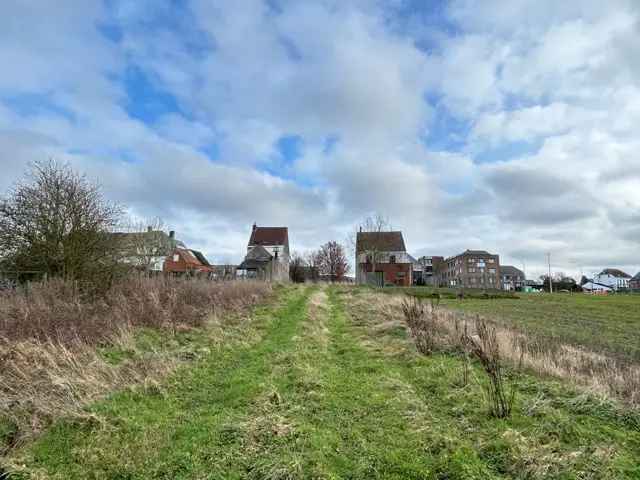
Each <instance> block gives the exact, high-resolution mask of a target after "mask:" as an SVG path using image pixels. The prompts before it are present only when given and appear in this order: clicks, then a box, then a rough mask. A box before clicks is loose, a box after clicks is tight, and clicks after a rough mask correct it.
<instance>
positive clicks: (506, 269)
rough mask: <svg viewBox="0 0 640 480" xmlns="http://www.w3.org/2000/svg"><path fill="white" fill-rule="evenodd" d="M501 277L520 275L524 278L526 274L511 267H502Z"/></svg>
mask: <svg viewBox="0 0 640 480" xmlns="http://www.w3.org/2000/svg"><path fill="white" fill-rule="evenodd" d="M500 275H520V276H522V277H524V272H523V271H522V270H520V269H519V268H516V267H513V266H511V265H500Z"/></svg>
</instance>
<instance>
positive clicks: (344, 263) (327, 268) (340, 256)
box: [317, 241, 349, 282]
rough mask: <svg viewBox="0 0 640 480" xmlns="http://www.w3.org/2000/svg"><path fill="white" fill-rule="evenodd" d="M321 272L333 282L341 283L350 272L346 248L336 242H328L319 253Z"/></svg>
mask: <svg viewBox="0 0 640 480" xmlns="http://www.w3.org/2000/svg"><path fill="white" fill-rule="evenodd" d="M317 256H318V263H319V267H320V272H321V273H322V274H323V275H327V276H329V278H330V279H331V281H332V282H336V281H337V282H339V281H341V280H343V279H344V276H345V275H346V274H347V273H348V271H349V261H348V260H347V256H346V254H345V249H344V247H343V246H342V245H341V244H339V243H338V242H336V241H331V242H327V243H325V244H324V245H322V246H321V247H320V250H318V252H317Z"/></svg>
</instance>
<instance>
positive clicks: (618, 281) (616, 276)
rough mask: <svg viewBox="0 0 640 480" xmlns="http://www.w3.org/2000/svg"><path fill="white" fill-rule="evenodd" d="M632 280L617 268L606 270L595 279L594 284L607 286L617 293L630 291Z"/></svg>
mask: <svg viewBox="0 0 640 480" xmlns="http://www.w3.org/2000/svg"><path fill="white" fill-rule="evenodd" d="M630 280H631V275H629V274H627V273H625V272H623V271H622V270H618V269H617V268H605V269H604V270H603V271H602V272H600V273H599V274H598V275H596V276H594V277H593V282H594V283H598V284H600V285H606V286H608V287H611V289H613V290H615V291H618V290H628V289H629V281H630Z"/></svg>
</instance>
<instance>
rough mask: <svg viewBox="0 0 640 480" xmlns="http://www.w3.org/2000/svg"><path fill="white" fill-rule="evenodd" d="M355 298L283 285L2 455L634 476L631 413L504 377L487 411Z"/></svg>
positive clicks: (63, 468)
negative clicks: (511, 391)
mask: <svg viewBox="0 0 640 480" xmlns="http://www.w3.org/2000/svg"><path fill="white" fill-rule="evenodd" d="M356 298H357V294H356V295H354V294H353V293H351V292H349V291H348V290H342V289H340V288H329V289H327V290H322V289H320V288H318V287H310V288H295V287H291V288H288V289H286V290H283V291H281V292H280V302H279V303H278V304H277V305H271V306H267V307H264V308H262V309H259V310H258V311H257V312H256V313H255V318H254V321H253V323H252V324H251V325H250V326H249V327H244V328H246V331H244V335H242V334H241V332H238V335H237V336H235V337H234V338H233V339H232V340H230V341H228V342H227V343H225V344H223V345H220V346H218V347H216V348H213V347H212V348H211V351H210V352H209V353H208V354H207V355H205V356H202V357H200V358H198V359H197V360H196V361H194V363H193V364H191V365H190V366H188V367H185V368H183V369H182V370H180V371H179V372H178V373H177V374H176V375H174V376H173V377H172V378H171V379H169V380H168V381H167V384H166V385H165V386H164V387H163V388H162V389H159V390H158V391H157V392H155V393H153V392H123V393H119V394H115V395H113V396H112V397H111V398H110V399H108V400H106V401H104V402H101V403H99V404H97V405H94V406H93V407H92V410H93V411H95V412H96V413H97V414H98V415H99V417H100V418H101V419H102V421H101V422H92V423H87V422H82V423H73V422H68V421H64V420H62V421H60V422H58V423H57V424H56V425H55V426H54V427H53V428H52V429H50V430H49V431H48V432H47V433H46V434H45V435H43V436H42V437H41V438H40V439H39V440H38V441H37V442H36V443H34V444H32V445H29V446H27V447H25V448H24V449H23V450H22V451H20V452H17V454H16V457H15V458H14V459H13V460H14V463H18V464H24V465H25V467H24V468H23V469H22V470H23V476H24V478H29V476H30V474H34V476H35V475H39V474H42V476H44V477H45V478H46V477H49V478H59V479H63V478H64V479H74V478H78V479H92V478H95V479H150V478H166V479H240V478H255V479H263V478H267V479H297V478H300V479H303V478H327V479H338V478H345V479H371V478H385V479H411V478H414V479H423V478H424V479H443V480H444V479H494V478H559V479H586V478H593V479H599V478H639V477H640V467H639V466H638V462H637V459H638V458H640V422H639V419H638V417H637V416H636V415H634V414H632V413H630V412H625V411H623V410H620V409H618V408H617V407H616V406H615V405H612V404H608V403H606V402H597V401H595V400H594V399H592V398H590V397H588V396H584V395H577V394H576V393H575V392H572V391H571V390H568V389H566V388H564V387H563V386H562V385H561V384H559V383H557V382H550V381H540V380H538V379H535V378H533V377H519V378H518V379H514V380H513V381H514V382H515V385H516V389H517V405H516V409H515V412H514V414H513V416H512V417H511V418H509V419H504V420H497V419H494V418H491V417H490V416H488V415H487V412H486V407H485V404H484V399H483V396H482V389H481V387H480V385H478V383H477V381H473V382H471V383H470V384H468V385H462V384H461V362H460V359H459V358H457V357H455V356H451V355H445V354H442V355H435V356H433V357H422V356H420V355H418V354H417V353H416V352H415V349H414V348H413V346H412V344H411V342H410V341H409V340H408V339H407V338H406V334H405V333H404V329H402V328H400V326H399V325H390V326H388V328H386V329H382V330H381V329H379V328H377V326H378V324H379V323H381V322H383V321H384V318H383V317H380V313H379V312H375V311H373V310H367V309H366V308H365V309H364V310H362V311H356V310H355V307H354V305H355V299H356ZM359 308H363V307H359ZM376 315H377V316H376ZM202 335H204V333H202ZM243 338H248V339H251V340H250V341H243ZM194 340H195V339H194ZM154 342H155V340H154ZM114 361H118V355H116V356H115V358H114ZM472 378H477V379H481V372H480V370H478V369H477V368H476V367H473V375H472ZM478 381H479V380H478Z"/></svg>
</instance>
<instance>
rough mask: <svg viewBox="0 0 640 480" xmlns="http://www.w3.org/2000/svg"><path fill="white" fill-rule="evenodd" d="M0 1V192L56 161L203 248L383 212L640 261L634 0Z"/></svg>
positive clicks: (344, 229) (299, 245)
mask: <svg viewBox="0 0 640 480" xmlns="http://www.w3.org/2000/svg"><path fill="white" fill-rule="evenodd" d="M0 8H2V13H3V15H1V16H0V62H2V64H3V65H11V67H12V68H10V69H5V72H6V73H4V74H3V76H2V78H0V166H1V167H3V171H4V172H5V175H4V176H3V178H2V179H0V190H5V189H6V188H8V186H9V185H10V184H11V183H12V182H13V181H15V180H16V179H17V178H19V177H20V175H21V173H22V172H23V171H24V169H25V166H26V165H27V164H28V162H30V161H34V160H38V159H43V158H49V157H54V158H58V159H60V160H64V161H68V162H70V163H72V164H73V165H74V166H75V167H77V168H78V169H81V170H82V171H84V172H86V173H87V174H88V175H89V176H91V177H93V178H96V179H98V180H99V181H100V183H101V184H102V185H103V188H104V190H105V193H106V194H107V195H108V196H109V197H110V198H113V199H114V200H117V201H120V202H122V203H123V204H125V205H126V206H127V207H128V209H129V213H130V214H131V215H132V216H134V217H136V218H138V219H142V220H144V219H149V218H153V217H157V216H159V217H162V218H163V220H164V222H165V224H167V226H169V227H171V229H174V230H177V231H178V233H179V235H180V236H182V238H183V239H184V240H185V241H187V242H188V243H190V244H193V247H194V248H198V249H200V250H203V251H205V252H206V253H207V254H208V255H209V256H210V257H211V258H212V259H213V260H214V261H227V260H229V261H237V260H238V259H239V258H240V257H241V256H242V253H243V249H244V245H245V243H246V237H247V235H248V232H249V228H250V225H251V224H252V223H253V222H254V221H256V222H258V224H263V225H287V226H289V228H290V230H291V239H292V242H293V245H292V247H293V248H294V249H296V250H300V251H305V250H308V249H312V248H316V247H317V246H318V245H319V244H321V243H323V242H325V241H328V240H332V239H338V240H343V239H344V238H345V237H347V236H348V235H349V232H350V231H352V230H353V228H354V225H355V224H356V223H357V222H358V221H359V220H361V219H362V218H363V217H364V216H367V215H369V214H371V213H373V212H381V213H382V214H384V215H386V216H388V217H389V218H390V220H391V222H392V224H393V225H394V226H395V227H396V228H398V229H402V231H403V232H404V234H405V238H406V243H407V244H408V246H409V249H410V250H411V252H412V253H414V254H416V255H419V254H432V255H437V254H441V255H450V254H454V253H456V252H457V251H459V250H462V249H465V248H483V249H487V250H491V251H494V252H496V253H499V254H500V255H501V256H502V258H503V262H506V263H514V264H520V263H521V261H522V260H524V261H526V262H527V265H529V266H530V268H531V272H530V274H531V275H532V276H535V275H537V274H539V273H542V272H543V270H544V255H545V253H546V252H548V251H551V252H552V253H553V256H554V258H555V259H557V265H555V266H554V269H556V270H558V271H564V272H566V273H570V274H576V273H577V272H579V271H580V270H583V271H586V272H590V271H595V270H598V269H600V268H602V267H606V266H609V267H622V268H626V269H629V270H636V269H640V265H639V264H640V259H639V258H638V251H640V249H638V246H639V245H638V239H639V238H640V227H639V226H638V224H637V221H636V219H637V215H638V211H639V210H640V194H639V193H638V188H637V184H638V183H637V182H638V181H640V160H639V159H638V156H637V153H636V152H638V151H640V150H639V149H638V147H639V145H638V142H639V141H638V140H637V135H636V132H635V129H636V126H637V124H638V120H640V113H639V112H640V60H639V59H638V58H637V55H634V54H633V52H636V51H638V48H639V47H640V43H639V40H638V39H639V38H640V31H639V27H638V25H640V11H639V8H640V7H638V4H637V3H636V2H634V1H632V0H616V1H613V2H606V5H605V4H604V3H603V2H596V1H595V0H593V1H591V0H590V1H580V2H578V1H568V2H561V3H560V4H559V3H558V2H552V1H550V0H543V1H538V2H532V1H525V0H514V1H512V2H508V3H507V4H505V3H504V2H500V1H497V0H487V1H483V2H473V1H469V0H452V1H444V0H442V1H432V2H422V1H417V0H412V1H409V0H393V1H387V2H383V1H378V0H353V1H337V0H320V1H314V2H305V1H302V2H300V1H295V2H294V1H292V0H239V1H236V2H233V3H229V2H221V1H212V0H174V1H167V2H155V1H151V0H145V1H136V2H133V1H125V0H105V1H101V0H91V1H86V2H82V3H80V4H79V3H78V2H74V1H71V0H68V1H65V0H63V1H60V2H56V3H55V5H54V4H51V5H47V4H42V3H37V4H36V3H35V2H24V1H19V0H15V1H11V0H10V1H6V2H3V5H2V7H0ZM620 171H624V172H625V174H622V175H621V174H618V173H616V172H620ZM514 186H515V187H514ZM611 232H615V234H614V235H612V234H611ZM604 244H606V245H607V248H606V250H604V251H603V248H602V245H604ZM630 273H635V272H630Z"/></svg>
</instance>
